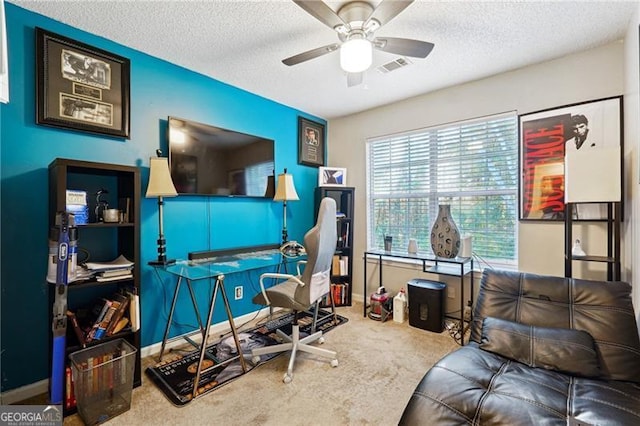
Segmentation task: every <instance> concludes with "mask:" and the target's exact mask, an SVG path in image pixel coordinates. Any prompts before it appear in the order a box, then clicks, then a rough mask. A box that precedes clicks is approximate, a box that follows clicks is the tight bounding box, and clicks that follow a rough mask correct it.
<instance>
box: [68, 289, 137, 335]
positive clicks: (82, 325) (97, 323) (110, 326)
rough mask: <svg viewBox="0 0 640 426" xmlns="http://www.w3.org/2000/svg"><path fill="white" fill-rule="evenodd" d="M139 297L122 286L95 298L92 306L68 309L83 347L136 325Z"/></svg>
mask: <svg viewBox="0 0 640 426" xmlns="http://www.w3.org/2000/svg"><path fill="white" fill-rule="evenodd" d="M138 312H139V298H138V295H137V294H136V293H135V291H133V290H131V289H121V290H120V291H119V292H117V293H115V294H113V295H111V296H110V297H108V298H101V299H98V300H97V301H96V302H95V303H94V304H93V305H92V306H87V307H86V308H80V309H78V310H77V311H76V312H72V311H70V310H68V311H67V318H68V319H69V323H70V324H71V327H72V328H73V331H74V333H75V335H76V338H77V340H78V343H80V345H81V346H82V347H86V344H87V343H89V342H92V341H94V340H100V339H103V338H105V337H109V336H113V335H114V334H117V333H118V332H120V331H122V330H123V329H124V328H125V327H127V326H129V328H130V329H131V331H137V330H138V328H139V316H138Z"/></svg>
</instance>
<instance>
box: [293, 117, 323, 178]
mask: <svg viewBox="0 0 640 426" xmlns="http://www.w3.org/2000/svg"><path fill="white" fill-rule="evenodd" d="M324 147H325V134H324V125H323V124H322V123H316V122H315V121H311V120H307V119H306V118H303V117H298V163H299V164H305V165H307V166H315V167H319V166H324Z"/></svg>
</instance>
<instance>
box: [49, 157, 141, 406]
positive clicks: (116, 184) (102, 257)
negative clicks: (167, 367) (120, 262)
mask: <svg viewBox="0 0 640 426" xmlns="http://www.w3.org/2000/svg"><path fill="white" fill-rule="evenodd" d="M67 189H70V190H80V191H86V193H87V201H88V204H89V223H87V224H78V225H76V226H77V228H78V248H79V253H78V261H79V262H80V261H83V260H86V257H87V256H89V261H91V262H110V261H112V260H114V259H116V258H117V257H118V256H120V255H123V256H125V257H126V258H127V259H128V260H130V261H131V262H133V263H134V268H133V271H132V273H133V277H131V278H125V279H120V280H116V281H109V282H98V281H97V280H95V279H88V280H84V281H74V282H72V283H69V285H68V288H67V295H68V303H67V305H68V310H71V311H73V312H75V310H77V309H86V308H91V306H92V304H95V302H96V301H97V300H100V298H103V297H105V298H108V297H110V296H112V295H113V294H115V293H116V292H118V291H119V290H120V289H122V288H127V289H129V290H131V291H132V292H134V293H136V294H138V297H140V266H139V265H140V205H139V203H140V199H141V180H140V170H139V169H138V168H137V167H132V166H123V165H117V164H106V163H96V162H88V161H78V160H71V159H64V158H57V159H55V160H54V161H53V162H52V163H51V164H50V165H49V226H50V227H54V226H55V217H56V214H57V213H58V212H61V211H65V210H66V209H67V206H66V191H67ZM101 189H106V190H107V191H108V193H106V194H104V195H103V196H101V200H104V201H108V203H109V206H110V207H112V208H118V204H119V201H120V200H121V199H129V212H128V213H129V214H128V217H127V218H126V220H125V221H123V222H122V223H120V222H115V223H105V222H97V219H96V217H95V213H94V211H95V206H96V203H97V201H96V197H95V194H96V193H97V192H98V191H99V190H101ZM48 287H49V314H50V318H52V306H53V301H54V298H55V287H56V286H55V284H48ZM138 308H139V307H138ZM127 311H128V310H127ZM139 315H140V310H139V309H138V316H139ZM127 316H128V315H127ZM50 334H51V330H50ZM50 337H51V338H50V339H49V341H50V342H52V335H51V336H50ZM117 338H123V339H125V340H126V341H127V342H129V343H130V344H131V345H133V346H134V347H135V348H136V349H137V351H136V355H135V371H134V379H133V380H134V383H133V386H134V387H137V386H140V385H141V383H142V382H141V368H140V330H136V331H132V329H131V327H130V324H129V325H128V326H127V327H125V328H124V329H123V330H122V331H120V332H118V333H116V334H114V335H112V336H110V337H105V338H102V339H100V340H95V341H91V342H89V343H85V344H84V346H83V344H82V342H80V341H79V339H78V337H77V336H76V334H75V332H74V329H73V327H72V325H71V323H70V322H69V321H67V334H66V348H65V366H66V367H69V366H70V360H69V355H70V354H71V353H73V352H75V351H77V350H80V349H83V348H84V347H91V346H94V345H98V344H101V343H104V342H107V341H109V340H113V339H117ZM52 350H53V349H52V347H51V348H50V351H49V354H50V360H49V366H50V368H51V362H52ZM66 386H67V385H66V383H65V392H64V395H66V394H67V391H68V389H66ZM63 409H64V415H65V416H67V415H70V414H73V413H75V412H76V407H71V408H69V407H67V406H66V404H65V403H64V402H63Z"/></svg>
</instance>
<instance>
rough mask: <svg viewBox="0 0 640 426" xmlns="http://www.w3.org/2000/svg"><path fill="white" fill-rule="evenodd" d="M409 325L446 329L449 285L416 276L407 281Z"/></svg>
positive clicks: (428, 328) (438, 331) (438, 330)
mask: <svg viewBox="0 0 640 426" xmlns="http://www.w3.org/2000/svg"><path fill="white" fill-rule="evenodd" d="M407 287H408V290H409V292H408V296H409V325H410V326H412V327H417V328H421V329H423V330H428V331H433V332H436V333H442V331H443V330H444V293H445V289H446V288H447V285H446V284H445V283H442V282H439V281H429V280H423V279H419V278H414V279H412V280H411V281H409V282H408V283H407Z"/></svg>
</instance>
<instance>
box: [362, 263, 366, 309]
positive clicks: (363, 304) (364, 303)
mask: <svg viewBox="0 0 640 426" xmlns="http://www.w3.org/2000/svg"><path fill="white" fill-rule="evenodd" d="M362 282H363V284H362V285H363V287H364V289H363V292H362V294H364V296H362V299H363V300H362V316H364V317H365V318H366V317H367V254H366V253H365V255H364V280H363V281H362Z"/></svg>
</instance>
